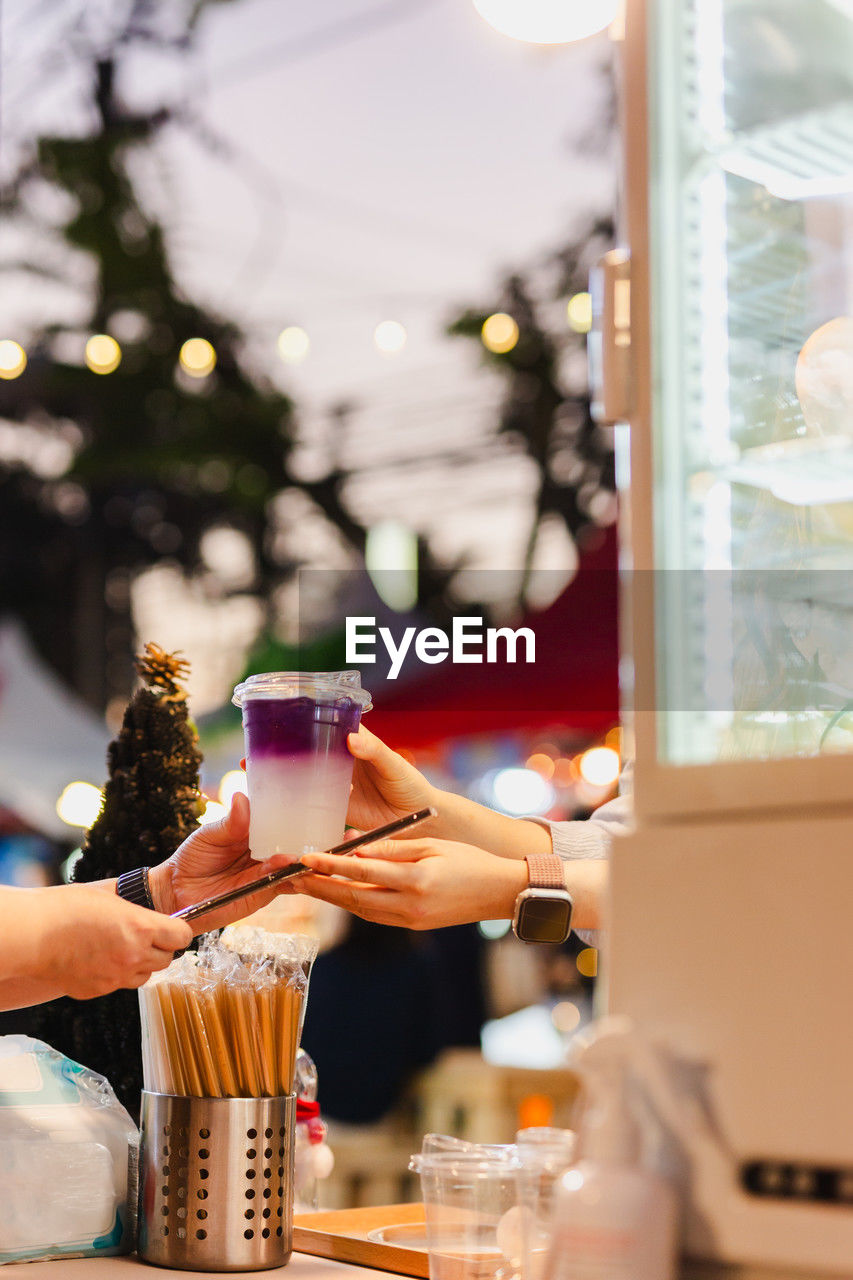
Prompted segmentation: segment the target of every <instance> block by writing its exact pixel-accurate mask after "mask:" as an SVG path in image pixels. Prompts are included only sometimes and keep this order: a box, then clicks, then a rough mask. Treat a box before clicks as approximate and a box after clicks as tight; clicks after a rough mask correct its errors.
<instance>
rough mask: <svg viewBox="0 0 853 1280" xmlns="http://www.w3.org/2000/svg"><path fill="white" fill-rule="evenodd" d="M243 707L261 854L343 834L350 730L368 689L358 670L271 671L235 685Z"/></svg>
mask: <svg viewBox="0 0 853 1280" xmlns="http://www.w3.org/2000/svg"><path fill="white" fill-rule="evenodd" d="M232 702H234V703H235V705H236V706H238V707H240V708H241V710H242V712H243V734H244V741H245V748H246V777H247V781H248V791H249V805H250V810H251V816H250V819H249V848H250V850H251V854H252V857H253V858H256V859H257V860H258V861H262V860H263V859H265V858H270V857H272V856H273V855H274V854H283V855H285V856H287V857H290V858H291V859H292V860H293V861H297V860H298V859H299V858H300V857H301V855H302V854H303V853H309V852H311V851H312V850H316V849H329V848H331V847H332V846H333V845H335V844H338V843H339V842H340V840H341V839H342V838H343V834H344V828H345V823H346V812H347V805H348V803H349V793H350V784H351V782H352V766H353V759H352V756H351V755H350V753H349V751H348V749H347V736H348V734H350V733H355V731H356V730H357V729H358V726H359V724H360V723H361V717H362V714H363V712H365V711H369V710H370V707H371V706H372V703H371V701H370V695H369V694H368V693H367V691H366V690H365V689H362V687H361V676H360V675H359V673H358V671H268V672H265V673H264V674H262V675H255V676H249V677H248V679H247V680H244V681H243V682H242V684H238V685H237V687H236V689H235V690H234V696H233V698H232Z"/></svg>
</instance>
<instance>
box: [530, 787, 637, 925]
mask: <svg viewBox="0 0 853 1280" xmlns="http://www.w3.org/2000/svg"><path fill="white" fill-rule="evenodd" d="M632 772H633V770H632V766H631V765H630V764H627V765H626V766H625V768H624V770H623V772H622V779H621V786H622V791H621V793H620V795H618V796H616V798H615V799H613V800H608V801H607V803H606V804H602V805H599V807H598V808H597V809H596V810H595V812H594V813H593V814H592V815H591V816H590V817H589V818H587V819H585V820H584V821H582V822H549V821H548V819H547V818H528V821H529V822H537V823H538V824H539V825H540V826H541V827H546V828H547V829H548V830H549V831H550V832H551V845H552V847H553V850H554V852H555V853H557V854H559V856H560V857H561V858H563V859H565V860H566V861H567V862H568V861H573V860H574V859H575V858H606V857H607V856H608V854H609V853H610V846H611V844H612V842H613V837H614V835H616V834H618V833H619V832H620V831H626V830H627V829H628V828H629V827H630V826H631V823H632V820H633V802H632V799H631V783H632ZM598 933H599V931H598V930H586V929H584V930H579V931H578V937H579V938H581V939H582V940H583V941H584V942H587V943H589V944H590V946H596V945H597V939H598Z"/></svg>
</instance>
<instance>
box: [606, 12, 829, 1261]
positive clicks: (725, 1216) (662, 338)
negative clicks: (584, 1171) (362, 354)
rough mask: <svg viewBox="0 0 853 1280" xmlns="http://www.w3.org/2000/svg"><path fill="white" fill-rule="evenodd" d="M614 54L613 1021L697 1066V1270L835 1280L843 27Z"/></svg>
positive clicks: (736, 33)
mask: <svg viewBox="0 0 853 1280" xmlns="http://www.w3.org/2000/svg"><path fill="white" fill-rule="evenodd" d="M619 56H620V67H621V97H622V117H623V122H624V129H623V139H624V188H623V189H624V203H623V210H622V214H623V217H622V230H623V239H624V245H625V249H624V250H623V251H620V252H617V253H613V254H610V255H608V257H607V259H606V260H605V261H604V263H603V264H602V267H601V274H600V276H599V278H598V280H597V281H596V283H595V287H594V288H593V295H594V302H595V308H596V313H597V317H598V324H597V328H596V332H595V338H594V345H593V349H592V350H591V355H595V357H596V363H597V365H598V366H600V368H601V370H602V371H603V376H604V378H605V381H604V383H603V384H602V385H601V386H600V387H599V388H598V392H597V396H596V399H597V402H598V404H599V408H600V413H601V416H602V418H603V419H604V420H609V421H612V422H614V423H616V424H618V425H617V426H616V432H617V439H618V447H617V452H618V456H619V471H620V474H621V477H622V480H621V483H622V498H623V513H624V518H623V525H622V544H623V545H622V565H623V573H622V577H623V583H624V587H623V594H624V609H623V668H622V669H623V672H624V679H623V689H624V691H625V719H626V723H627V724H628V725H629V727H630V728H631V729H632V730H633V750H634V753H635V760H636V763H635V808H636V816H637V825H636V832H635V833H634V834H632V835H630V836H628V837H627V838H626V839H625V840H624V841H617V849H616V851H615V852H614V856H613V889H612V904H611V908H612V909H611V927H610V943H609V953H608V956H607V988H608V1005H609V1007H610V1008H611V1009H612V1010H614V1011H616V1012H625V1013H629V1014H631V1015H632V1016H634V1017H635V1018H636V1019H637V1020H638V1021H639V1022H640V1023H641V1024H642V1025H644V1026H646V1027H648V1028H649V1029H650V1031H651V1032H652V1033H653V1034H654V1035H656V1036H658V1037H659V1038H660V1039H661V1040H662V1041H664V1042H666V1043H667V1044H668V1045H669V1046H670V1047H671V1048H672V1049H673V1050H674V1052H675V1053H676V1054H678V1055H681V1056H683V1057H684V1058H686V1059H689V1060H690V1061H691V1062H692V1063H693V1064H694V1066H696V1067H697V1070H698V1068H699V1066H701V1068H702V1071H700V1073H699V1074H701V1075H703V1079H704V1081H705V1084H704V1086H703V1088H706V1089H707V1092H706V1093H703V1095H702V1099H701V1105H702V1106H703V1107H704V1108H705V1109H706V1111H707V1114H708V1115H709V1116H712V1117H713V1127H714V1131H715V1133H716V1135H717V1139H718V1141H717V1142H716V1148H715V1151H716V1154H711V1153H710V1152H711V1147H713V1146H714V1141H713V1140H712V1139H711V1137H710V1136H709V1134H706V1135H705V1139H707V1141H705V1140H704V1139H701V1140H700V1139H699V1138H697V1142H696V1148H695V1150H693V1152H692V1159H693V1161H694V1169H693V1178H692V1182H691V1185H692V1187H693V1193H692V1194H693V1200H692V1204H691V1212H690V1240H691V1248H692V1249H693V1250H694V1251H695V1252H697V1253H699V1254H703V1255H710V1256H718V1257H724V1258H728V1259H731V1260H734V1261H742V1260H751V1261H753V1262H758V1263H762V1262H768V1263H779V1262H784V1263H787V1264H789V1265H797V1266H805V1267H807V1268H810V1269H811V1272H812V1273H816V1272H820V1271H827V1272H830V1273H831V1272H833V1271H836V1272H838V1271H841V1272H842V1273H843V1274H849V1271H850V1268H851V1265H853V1263H851V1259H853V1123H851V1122H850V1120H849V1093H850V1080H851V1078H853V1033H851V1030H850V1027H849V1023H850V1019H849V1017H848V1016H847V1012H846V1009H847V1003H848V1000H849V990H848V988H849V975H850V973H851V972H853V942H851V937H853V935H851V931H850V929H849V926H848V924H847V921H846V918H845V917H846V915H847V910H846V908H847V904H848V903H849V902H850V901H851V900H853V862H851V849H853V0H627V11H626V24H625V33H624V38H623V39H622V40H621V42H620V49H619ZM697 1105H698V1104H697ZM703 1144H704V1145H703ZM845 1179H846V1180H845ZM797 1188H798V1189H797ZM842 1262H843V1264H844V1267H843V1268H842ZM844 1268H846V1270H844Z"/></svg>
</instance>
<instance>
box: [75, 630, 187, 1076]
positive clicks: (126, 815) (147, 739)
mask: <svg viewBox="0 0 853 1280" xmlns="http://www.w3.org/2000/svg"><path fill="white" fill-rule="evenodd" d="M136 669H137V671H138V672H139V674H140V675H141V676H142V678H143V680H144V681H145V684H144V686H143V687H141V688H139V689H137V690H136V692H135V693H134V694H133V696H132V698H131V699H130V702H129V703H128V705H127V707H126V709H125V713H124V720H123V722H122V726H121V730H120V732H119V735H118V737H117V738H115V739H114V740H113V742H111V743H110V747H109V751H108V753H107V766H108V769H109V781H108V782H107V785H106V789H105V792H104V805H103V809H102V810H101V813H100V815H99V816H98V818H97V819H96V820H95V822H94V823H93V825H92V827H91V828H90V830H89V833H88V835H87V837H86V842H85V844H84V846H83V856H82V858H81V859H80V861H79V862H78V863H77V865H76V867H75V869H74V879H75V880H82V881H90V880H103V879H104V878H105V877H108V876H120V875H122V873H123V872H125V871H132V870H133V868H134V867H140V866H146V867H152V866H155V865H156V864H157V863H158V862H163V861H164V859H166V858H168V857H169V856H170V855H171V854H172V853H174V851H175V850H176V849H177V847H178V845H179V844H180V843H181V841H182V840H184V839H185V838H186V837H187V836H188V835H189V833H190V832H191V831H192V830H193V829H194V828H195V827H196V826H197V825H198V815H199V779H198V770H199V765H200V764H201V752H200V751H199V749H198V737H197V734H196V732H195V730H194V729H193V727H192V725H191V724H190V721H189V718H188V715H187V694H186V690H185V689H184V688H183V687H182V685H181V683H180V682H181V681H182V680H184V679H186V676H187V675H188V673H189V663H188V662H186V661H185V659H183V658H181V657H179V655H178V654H177V653H164V652H163V650H162V649H161V648H160V647H159V645H156V644H146V646H145V652H144V654H143V656H142V657H140V658H138V659H137V662H136ZM87 1065H91V1064H87Z"/></svg>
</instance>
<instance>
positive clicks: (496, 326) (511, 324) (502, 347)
mask: <svg viewBox="0 0 853 1280" xmlns="http://www.w3.org/2000/svg"><path fill="white" fill-rule="evenodd" d="M480 337H481V339H482V342H483V346H484V347H485V348H486V350H487V351H491V352H493V353H494V354H495V355H506V353H507V351H512V349H513V347H514V346H515V345H516V343H517V342H518V325H517V324H516V323H515V321H514V320H513V318H512V316H508V315H507V314H506V312H504V311H496V312H495V314H494V315H491V316H489V317H488V319H487V320H484V321H483V327H482V329H481V330H480Z"/></svg>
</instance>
